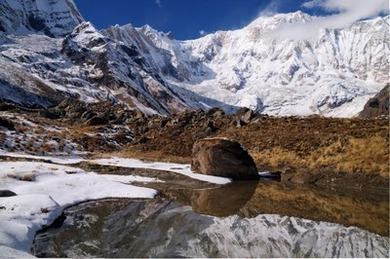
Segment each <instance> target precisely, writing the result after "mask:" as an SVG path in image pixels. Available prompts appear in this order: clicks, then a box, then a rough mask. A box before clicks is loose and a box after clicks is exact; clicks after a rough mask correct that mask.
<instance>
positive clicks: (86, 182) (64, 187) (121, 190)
mask: <svg viewBox="0 0 390 259" xmlns="http://www.w3.org/2000/svg"><path fill="white" fill-rule="evenodd" d="M0 168H1V172H0V190H10V191H12V192H14V193H16V196H12V197H1V198H0V256H7V257H26V255H27V254H26V253H28V252H30V248H31V244H32V241H33V238H34V235H35V233H36V231H38V230H39V229H41V228H42V226H44V225H48V224H51V223H52V222H53V221H54V220H55V219H56V218H57V217H58V216H59V215H60V214H61V213H62V210H63V208H64V207H66V206H69V205H72V204H75V203H79V202H82V201H86V200H94V199H103V198H153V197H154V196H155V195H156V193H157V192H156V191H155V190H153V189H149V188H143V187H136V186H132V185H128V184H123V183H124V182H133V181H142V182H144V181H146V182H151V181H154V180H155V179H153V178H148V177H140V176H115V175H99V174H96V173H92V172H85V171H84V170H82V169H78V168H74V167H69V166H64V165H55V164H50V163H41V162H20V161H18V162H0ZM122 182H123V183H122Z"/></svg>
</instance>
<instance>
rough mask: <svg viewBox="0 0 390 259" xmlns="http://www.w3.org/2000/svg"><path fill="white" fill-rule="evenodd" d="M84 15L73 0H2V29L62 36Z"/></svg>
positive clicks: (18, 32) (21, 32)
mask: <svg viewBox="0 0 390 259" xmlns="http://www.w3.org/2000/svg"><path fill="white" fill-rule="evenodd" d="M83 21H84V19H83V17H82V16H81V14H80V12H79V11H78V9H77V7H76V5H75V3H74V2H73V0H2V1H1V2H0V32H5V33H7V34H30V33H42V34H46V35H48V36H50V37H61V36H64V35H66V34H68V33H70V32H71V31H72V30H73V28H74V27H76V26H77V25H78V24H80V23H81V22H83Z"/></svg>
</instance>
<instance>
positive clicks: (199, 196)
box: [190, 181, 257, 217]
mask: <svg viewBox="0 0 390 259" xmlns="http://www.w3.org/2000/svg"><path fill="white" fill-rule="evenodd" d="M256 186H257V181H240V182H234V183H232V184H228V185H224V186H223V187H220V188H216V189H206V190H195V191H193V192H192V195H191V201H190V202H191V206H192V209H193V210H194V211H196V212H198V213H201V214H207V215H212V216H217V217H226V216H230V215H234V214H237V213H238V211H239V210H240V209H241V208H242V207H244V206H245V204H246V203H247V201H248V200H249V199H250V198H251V197H252V195H253V193H254V192H255V190H256Z"/></svg>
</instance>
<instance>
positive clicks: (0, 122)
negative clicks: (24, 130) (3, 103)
mask: <svg viewBox="0 0 390 259" xmlns="http://www.w3.org/2000/svg"><path fill="white" fill-rule="evenodd" d="M0 127H4V128H6V129H8V130H15V124H14V123H13V122H12V121H10V120H8V119H6V118H1V117H0Z"/></svg>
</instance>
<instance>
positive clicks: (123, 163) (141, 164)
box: [90, 157, 231, 184]
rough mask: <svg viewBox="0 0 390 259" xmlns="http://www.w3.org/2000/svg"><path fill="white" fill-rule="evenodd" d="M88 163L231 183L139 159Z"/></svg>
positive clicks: (180, 166) (177, 166) (181, 166)
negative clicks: (166, 172)
mask: <svg viewBox="0 0 390 259" xmlns="http://www.w3.org/2000/svg"><path fill="white" fill-rule="evenodd" d="M90 162H91V163H95V164H99V165H109V166H119V167H128V168H146V169H155V170H163V171H170V172H174V173H178V174H182V175H185V176H188V177H191V178H193V179H197V180H200V181H204V182H210V183H215V184H227V183H230V182H231V179H229V178H225V177H219V176H211V175H203V174H197V173H193V172H192V171H191V168H190V167H191V166H190V165H188V164H176V163H164V162H146V161H142V160H139V159H132V158H119V157H112V158H103V159H96V160H91V161H90Z"/></svg>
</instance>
